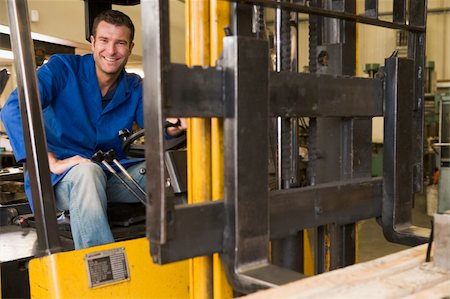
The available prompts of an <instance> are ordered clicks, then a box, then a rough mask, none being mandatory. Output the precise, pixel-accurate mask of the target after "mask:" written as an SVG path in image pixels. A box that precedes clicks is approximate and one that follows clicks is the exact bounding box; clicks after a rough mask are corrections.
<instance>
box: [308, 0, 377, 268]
mask: <svg viewBox="0 0 450 299" xmlns="http://www.w3.org/2000/svg"><path fill="white" fill-rule="evenodd" d="M323 6H324V7H326V8H328V9H333V10H338V11H346V12H349V13H355V12H356V6H355V3H354V1H347V0H341V1H325V2H324V3H323ZM355 27H356V26H355V23H354V22H349V21H338V20H334V19H325V20H324V24H323V28H324V29H323V34H322V45H321V46H318V48H317V50H316V51H317V52H316V55H317V56H316V58H315V59H316V61H317V70H318V72H319V73H324V74H340V75H349V76H353V75H354V74H355V63H356V61H355V54H356V53H355V52H356V47H355V35H356V30H355ZM318 34H320V32H318ZM319 56H326V57H327V60H326V61H318V59H317V57H319ZM369 122H370V119H369V120H356V119H324V118H319V119H317V120H316V121H315V122H314V121H313V122H312V128H316V132H315V133H314V138H312V142H314V140H315V144H316V146H317V149H316V151H317V152H316V153H313V155H312V159H313V160H314V161H313V165H312V167H314V170H313V174H314V182H313V183H325V182H329V181H333V180H339V179H340V180H344V179H351V178H353V177H357V176H359V177H361V176H367V175H369V176H370V164H368V163H367V162H365V161H370V152H358V150H357V149H358V148H359V147H361V148H369V149H370V135H368V134H369V133H367V132H371V124H369ZM364 132H365V135H364ZM336 147H338V148H339V150H338V151H336ZM313 148H314V147H313ZM355 154H357V155H358V159H356V157H355ZM360 161H364V162H363V163H361V162H360ZM336 175H338V178H336ZM354 230H355V225H354V224H349V225H346V226H337V225H334V224H330V225H327V226H324V227H319V228H318V232H317V242H318V244H317V251H316V257H315V260H316V273H321V272H323V271H328V270H332V269H336V268H339V267H343V266H346V265H349V264H352V263H354V261H355V240H354V237H352V236H354Z"/></svg>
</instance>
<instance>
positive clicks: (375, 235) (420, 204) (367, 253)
mask: <svg viewBox="0 0 450 299" xmlns="http://www.w3.org/2000/svg"><path fill="white" fill-rule="evenodd" d="M412 222H413V224H414V225H416V226H421V227H427V228H430V227H431V217H430V216H428V215H427V205H426V197H425V195H424V194H417V195H416V199H415V207H414V208H413V211H412ZM358 232H359V252H358V262H365V261H369V260H373V259H375V258H378V257H381V256H385V255H388V254H390V253H394V252H397V251H400V250H404V249H407V248H409V247H408V246H404V245H399V244H394V243H390V242H388V241H386V240H385V238H384V236H383V232H382V229H381V226H380V225H379V224H378V223H377V222H376V220H375V219H368V220H364V221H362V222H359V225H358Z"/></svg>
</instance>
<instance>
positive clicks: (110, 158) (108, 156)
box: [104, 149, 147, 196]
mask: <svg viewBox="0 0 450 299" xmlns="http://www.w3.org/2000/svg"><path fill="white" fill-rule="evenodd" d="M104 158H105V160H106V161H107V162H108V163H110V162H113V163H114V164H116V166H117V167H118V168H119V169H120V171H121V172H122V173H123V174H124V175H125V176H126V177H127V179H129V180H130V181H131V182H133V184H134V185H135V186H136V187H137V188H138V189H139V191H141V192H142V194H144V195H145V196H147V192H145V190H144V189H142V187H141V186H140V185H139V184H138V182H136V180H135V179H134V178H133V177H132V176H131V175H130V173H129V172H128V171H127V170H126V169H125V167H123V166H122V164H120V162H119V161H117V159H116V153H115V152H114V150H113V149H110V150H109V151H107V152H106V153H105V155H104Z"/></svg>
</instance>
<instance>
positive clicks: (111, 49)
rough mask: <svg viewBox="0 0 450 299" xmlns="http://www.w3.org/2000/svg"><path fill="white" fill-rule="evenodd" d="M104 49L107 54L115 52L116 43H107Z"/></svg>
mask: <svg viewBox="0 0 450 299" xmlns="http://www.w3.org/2000/svg"><path fill="white" fill-rule="evenodd" d="M106 50H107V51H108V54H114V53H115V52H116V45H115V44H114V43H108V45H107V46H106Z"/></svg>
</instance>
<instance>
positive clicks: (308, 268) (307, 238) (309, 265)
mask: <svg viewBox="0 0 450 299" xmlns="http://www.w3.org/2000/svg"><path fill="white" fill-rule="evenodd" d="M311 236H312V232H311V231H310V230H306V229H305V230H304V231H303V273H304V274H305V275H306V276H313V275H314V242H313V241H311Z"/></svg>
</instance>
